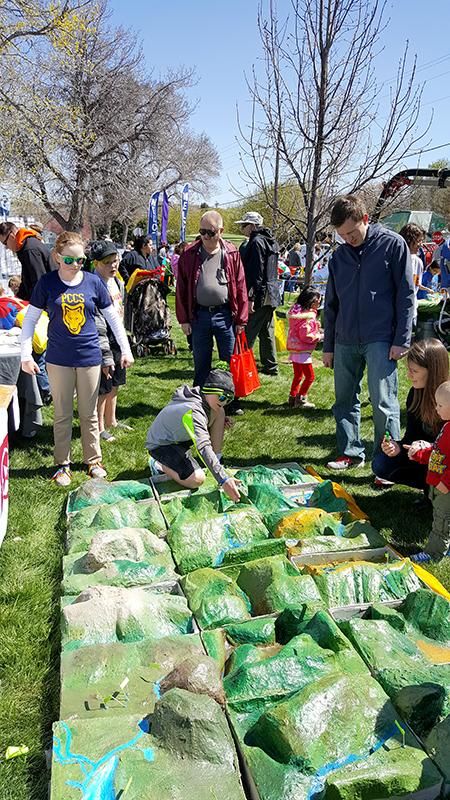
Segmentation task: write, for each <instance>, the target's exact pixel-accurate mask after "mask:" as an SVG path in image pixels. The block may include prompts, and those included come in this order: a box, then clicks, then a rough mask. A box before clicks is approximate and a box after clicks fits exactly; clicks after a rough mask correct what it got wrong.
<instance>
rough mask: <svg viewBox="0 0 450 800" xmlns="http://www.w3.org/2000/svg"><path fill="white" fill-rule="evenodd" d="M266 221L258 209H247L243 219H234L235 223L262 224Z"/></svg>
mask: <svg viewBox="0 0 450 800" xmlns="http://www.w3.org/2000/svg"><path fill="white" fill-rule="evenodd" d="M263 222H264V220H263V218H262V216H261V214H258V212H257V211H247V213H246V214H244V216H243V218H242V219H236V220H235V221H234V224H235V225H262V224H263Z"/></svg>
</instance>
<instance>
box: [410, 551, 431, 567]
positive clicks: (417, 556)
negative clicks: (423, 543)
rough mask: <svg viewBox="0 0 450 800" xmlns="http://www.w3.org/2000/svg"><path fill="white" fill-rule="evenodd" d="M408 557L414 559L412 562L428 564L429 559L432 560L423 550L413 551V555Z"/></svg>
mask: <svg viewBox="0 0 450 800" xmlns="http://www.w3.org/2000/svg"><path fill="white" fill-rule="evenodd" d="M410 559H411V561H414V564H429V563H430V561H433V559H432V557H431V556H430V554H429V553H425V552H424V551H423V550H422V551H421V552H420V553H414V555H412V556H410Z"/></svg>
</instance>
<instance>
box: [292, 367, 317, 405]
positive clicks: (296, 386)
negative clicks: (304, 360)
mask: <svg viewBox="0 0 450 800" xmlns="http://www.w3.org/2000/svg"><path fill="white" fill-rule="evenodd" d="M292 366H293V367H294V380H293V381H292V385H291V392H290V394H291V397H296V396H297V395H298V394H299V395H301V397H305V395H307V394H308V390H309V389H310V388H311V386H312V384H313V382H314V378H315V375H314V368H313V365H312V364H297V362H296V361H294V362H293V363H292Z"/></svg>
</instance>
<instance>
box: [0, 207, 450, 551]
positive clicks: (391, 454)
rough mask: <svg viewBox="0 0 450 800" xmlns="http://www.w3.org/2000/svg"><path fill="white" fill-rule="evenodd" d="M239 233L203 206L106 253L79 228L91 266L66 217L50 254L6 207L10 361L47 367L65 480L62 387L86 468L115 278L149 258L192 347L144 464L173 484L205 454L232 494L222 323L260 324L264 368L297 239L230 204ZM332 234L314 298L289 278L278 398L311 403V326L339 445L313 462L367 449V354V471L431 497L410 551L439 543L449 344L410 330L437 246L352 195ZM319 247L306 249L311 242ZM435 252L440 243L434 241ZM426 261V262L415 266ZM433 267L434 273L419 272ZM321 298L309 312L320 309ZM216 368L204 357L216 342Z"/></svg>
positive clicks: (251, 330) (114, 388)
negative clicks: (401, 393)
mask: <svg viewBox="0 0 450 800" xmlns="http://www.w3.org/2000/svg"><path fill="white" fill-rule="evenodd" d="M236 225H237V227H238V229H239V230H240V231H241V233H242V235H243V239H244V241H243V244H242V245H241V247H240V249H239V250H237V249H236V248H235V247H234V245H232V244H230V243H229V242H227V241H226V240H225V239H224V238H223V221H222V218H221V216H220V214H219V213H218V212H217V211H207V212H206V213H205V214H204V215H203V216H202V218H201V220H200V226H199V234H198V237H197V239H196V240H195V241H194V242H193V243H192V244H189V245H186V243H179V244H178V245H177V246H176V248H175V250H174V251H173V250H172V251H171V250H170V248H169V247H168V245H167V244H166V243H161V247H160V249H159V251H158V252H156V251H155V249H154V246H153V243H152V241H151V238H150V237H149V236H140V237H138V238H137V239H136V240H135V241H134V243H133V247H132V248H127V249H126V251H125V252H124V254H123V256H122V258H121V259H120V258H119V253H118V250H117V247H116V246H115V245H114V243H113V242H112V241H110V240H102V241H96V242H92V243H91V244H90V248H89V259H90V263H91V268H92V271H91V272H88V271H86V270H85V269H84V266H85V262H86V253H85V247H84V243H83V240H82V238H81V237H80V235H79V234H77V233H72V232H64V233H62V234H60V235H59V236H58V238H57V240H56V243H55V246H54V249H53V251H52V254H50V252H49V251H48V249H47V248H46V246H45V245H44V244H43V243H42V242H41V240H40V236H39V233H37V232H33V231H32V230H31V229H20V228H17V227H16V226H14V225H13V224H12V223H3V224H2V225H0V242H1V243H2V244H3V245H4V246H5V247H7V248H9V249H11V250H13V251H14V252H16V253H17V255H18V257H19V260H20V263H21V266H22V276H21V282H20V285H19V286H18V287H17V294H18V297H20V298H22V299H23V300H24V301H26V302H28V303H29V305H28V308H27V313H26V316H25V319H24V322H23V329H22V369H23V370H24V371H25V372H28V373H30V374H36V375H38V374H40V373H41V371H42V369H44V371H45V372H46V374H47V375H48V381H49V390H48V391H49V394H50V395H51V398H52V400H53V406H54V461H55V472H54V475H53V480H54V481H55V483H57V484H58V485H61V486H67V485H69V484H70V482H71V471H70V464H71V455H70V445H71V435H72V418H73V405H74V393H76V397H77V405H78V415H79V419H80V428H81V442H82V448H83V458H84V461H85V463H86V466H87V469H88V474H89V475H90V476H91V477H106V470H105V469H104V467H103V464H102V457H101V449H100V443H101V441H102V440H106V441H113V440H114V429H115V428H117V427H118V426H120V424H121V423H120V422H119V421H118V419H117V414H116V407H117V397H118V390H119V387H120V386H121V385H123V384H124V383H125V380H126V370H127V368H128V367H129V366H130V365H131V364H132V363H133V355H132V353H131V349H130V345H129V341H128V338H127V334H126V331H125V328H124V324H123V303H124V286H125V284H127V283H128V282H129V281H130V278H131V277H132V276H133V274H134V273H135V271H136V270H145V271H153V270H155V269H158V268H159V267H161V266H163V267H164V269H163V272H162V273H161V278H163V279H165V278H167V276H168V275H170V279H171V281H173V282H174V285H175V295H176V300H175V305H176V316H177V320H178V322H179V324H180V326H181V329H182V331H183V333H184V335H185V336H186V337H187V339H188V343H189V346H190V348H191V349H192V355H193V360H194V379H193V382H192V385H189V386H188V385H186V386H183V387H181V388H179V389H177V391H176V392H175V394H174V395H173V398H172V400H171V402H170V403H169V404H168V405H167V406H166V407H165V408H164V409H162V410H161V412H160V413H159V414H158V415H157V417H156V418H155V420H154V422H153V424H152V425H151V427H150V429H149V431H148V435H147V441H146V447H147V449H148V451H149V454H150V460H149V464H150V470H151V472H152V474H156V473H159V472H162V473H165V474H166V475H167V476H168V477H170V478H172V479H174V480H176V481H177V482H178V483H179V484H180V485H182V486H184V487H187V488H191V489H192V488H196V487H198V486H199V485H201V483H202V482H203V481H204V479H205V472H204V467H207V468H208V469H209V470H210V471H211V473H212V474H213V475H214V477H215V478H216V480H217V482H218V483H219V485H221V486H222V487H223V489H224V491H225V492H226V493H227V495H228V496H229V497H230V499H232V500H234V501H235V502H236V501H238V499H239V486H238V484H237V483H236V481H235V480H234V479H233V478H232V476H230V475H228V474H227V472H226V470H225V469H224V468H223V466H222V463H221V455H222V443H223V437H224V432H225V430H226V427H227V425H229V424H230V421H229V417H230V416H231V415H232V414H242V413H243V411H242V409H241V408H240V405H239V398H236V397H235V392H234V385H233V379H232V376H231V374H230V372H229V371H228V370H227V369H226V365H227V364H230V361H231V357H232V355H233V352H234V350H235V345H236V337H242V335H243V334H246V336H247V341H248V345H249V346H250V347H253V346H254V344H255V342H256V340H257V339H259V354H260V362H261V370H262V372H264V373H265V374H267V375H269V376H271V377H276V376H277V374H278V361H277V349H276V346H275V334H274V320H275V309H276V308H277V307H278V306H279V305H281V301H282V296H281V292H280V280H279V264H280V260H281V259H286V260H287V265H288V267H289V269H290V276H291V277H292V271H291V270H292V269H294V270H295V271H296V270H299V271H301V270H302V269H303V264H302V245H301V244H300V243H296V244H294V246H293V247H292V248H291V250H290V251H288V252H285V253H281V252H280V247H279V245H278V243H277V241H276V239H275V238H274V237H273V235H272V233H271V231H270V230H269V229H268V228H267V227H266V226H264V220H263V218H262V216H261V215H260V214H259V213H258V212H255V211H249V212H247V213H246V214H244V216H243V217H241V218H240V219H238V220H236ZM331 225H332V226H333V228H334V230H335V232H336V235H337V237H338V240H339V242H340V244H339V246H335V245H333V246H332V243H331V241H326V242H325V243H324V245H319V246H318V248H316V249H317V257H318V259H320V256H321V254H322V253H323V247H324V246H325V247H326V248H327V264H326V268H327V273H328V276H327V281H326V293H325V297H324V299H323V297H322V293H321V291H320V290H319V289H318V288H317V287H316V286H314V285H309V286H303V287H301V290H300V291H299V293H298V296H297V297H296V298H295V302H294V303H293V304H292V305H291V307H290V308H289V310H288V312H287V320H288V336H287V350H288V352H289V358H290V361H291V362H292V367H293V380H292V385H291V389H290V393H289V397H288V398H287V404H288V406H289V407H291V408H314V403H313V402H312V400H311V398H310V395H309V393H310V390H311V387H312V386H313V382H314V378H315V375H314V368H313V358H312V356H313V352H314V349H315V348H316V346H317V345H318V344H319V343H320V342H322V343H323V352H322V361H323V365H324V366H325V367H326V368H328V369H333V373H334V391H335V402H334V405H333V409H332V411H333V414H334V418H335V423H336V443H337V452H336V455H335V457H334V458H333V459H332V460H330V461H329V462H328V464H327V466H328V468H329V469H331V470H336V471H343V470H348V469H352V468H353V469H355V468H358V467H361V466H363V465H364V463H365V449H364V443H363V441H362V440H361V435H360V410H361V405H360V391H361V382H362V378H363V375H364V372H365V370H366V369H367V378H368V387H369V396H370V403H371V406H372V412H373V422H374V442H373V453H372V469H373V471H374V473H375V483H376V485H377V486H382V487H384V486H389V485H392V484H394V483H404V484H406V485H408V486H413V487H415V488H419V489H421V490H422V491H423V500H424V501H426V502H431V503H432V505H433V527H432V531H431V534H430V538H429V540H428V543H427V545H426V548H425V550H424V551H423V552H421V553H419V554H417V556H416V559H417V560H418V561H421V560H423V561H427V560H429V559H438V558H441V557H443V556H444V555H446V554H447V553H448V552H449V547H450V383H449V367H448V354H447V350H446V348H445V347H444V345H443V344H442V343H441V342H439V341H437V340H435V339H429V340H425V341H416V342H415V343H414V344H413V345H412V346H411V337H412V332H413V327H414V324H415V319H416V317H417V299H418V298H420V293H421V292H424V293H426V294H428V293H430V292H431V291H434V290H435V289H436V288H437V282H436V280H435V277H436V275H437V271H436V267H437V266H439V272H441V264H439V265H438V262H437V259H435V258H431V260H430V263H429V264H427V265H426V268H425V265H424V260H425V259H424V255H423V252H424V251H422V259H421V258H420V257H419V255H418V254H419V253H420V248H421V243H422V231H420V229H419V228H417V226H415V225H407V226H405V228H404V229H403V230H402V231H401V235H398V234H396V233H394V232H392V231H390V230H388V229H386V228H384V227H383V226H382V225H379V224H371V223H370V222H369V216H368V214H367V211H366V208H365V206H364V203H363V202H362V200H361V199H360V198H359V197H357V196H354V195H346V196H342V197H339V198H337V200H336V202H335V203H334V205H333V208H332V210H331ZM319 250H320V253H319ZM441 257H442V256H441ZM428 274H429V275H430V276H431V277H430V278H428V277H427V275H428ZM433 281H434V283H433ZM322 302H323V328H322V326H321V324H320V322H319V316H318V313H319V309H320V307H321V304H322ZM44 311H45V312H46V313H47V314H48V318H49V323H48V344H47V351H46V356H45V365H43V364H42V363H41V364H39V363H38V362H37V359H36V357H35V354H33V350H32V339H33V333H34V330H35V326H36V324H37V323H38V320H39V318H40V317H41V315H42V313H43V312H44ZM215 345H216V346H217V350H218V354H219V357H220V359H221V360H222V361H223V362H225V365H224V368H223V369H217V368H216V369H213V352H214V346H215ZM404 356H406V357H407V364H408V377H409V380H410V382H411V391H410V392H409V394H408V398H407V403H406V406H407V409H406V410H407V427H406V431H405V434H404V436H403V437H402V436H401V430H400V408H399V400H398V370H397V365H398V361H399V359H401V358H403V357H404Z"/></svg>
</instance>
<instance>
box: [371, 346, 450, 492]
mask: <svg viewBox="0 0 450 800" xmlns="http://www.w3.org/2000/svg"><path fill="white" fill-rule="evenodd" d="M406 358H407V364H408V378H409V381H410V383H411V389H410V390H409V393H408V397H407V398H406V430H405V433H404V436H403V438H402V439H401V441H400V442H395V441H392V439H390V437H388V436H386V437H385V438H384V439H383V441H382V443H381V450H382V452H381V453H379V454H378V455H376V456H375V458H374V460H373V462H372V470H373V472H374V473H375V475H376V477H375V485H376V486H379V487H383V486H387V485H389V484H390V483H399V484H402V485H405V486H412V487H414V488H416V489H423V490H425V488H426V480H425V478H426V474H427V467H426V466H424V465H423V464H417V463H416V462H415V461H411V460H410V459H409V458H408V451H407V448H406V447H405V445H406V446H407V445H410V444H412V442H415V441H423V442H427V443H431V442H433V441H434V439H435V438H436V436H437V434H438V433H439V431H440V429H441V427H442V420H441V418H440V417H439V416H438V414H437V411H436V401H435V397H434V395H435V392H436V389H437V387H438V386H440V384H441V383H444V381H447V380H448V378H449V364H448V353H447V350H446V349H445V347H444V345H443V344H442V342H440V341H439V340H438V339H423V340H422V341H418V342H415V343H414V344H413V345H412V346H411V348H410V349H409V351H408V355H407V357H406Z"/></svg>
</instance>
